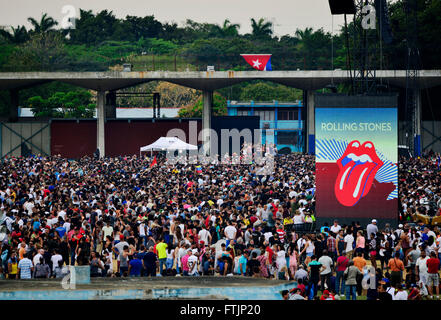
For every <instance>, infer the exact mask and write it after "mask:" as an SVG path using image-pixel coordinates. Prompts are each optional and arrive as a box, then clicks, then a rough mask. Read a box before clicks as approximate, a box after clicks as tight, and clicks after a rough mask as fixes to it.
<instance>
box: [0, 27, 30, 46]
mask: <svg viewBox="0 0 441 320" xmlns="http://www.w3.org/2000/svg"><path fill="white" fill-rule="evenodd" d="M0 36H2V37H3V38H4V39H5V40H6V41H8V42H11V43H14V44H20V43H24V42H26V41H28V40H29V33H28V31H27V30H26V27H25V26H17V28H14V27H11V32H9V31H6V30H5V29H1V28H0Z"/></svg>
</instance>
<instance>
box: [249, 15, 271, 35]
mask: <svg viewBox="0 0 441 320" xmlns="http://www.w3.org/2000/svg"><path fill="white" fill-rule="evenodd" d="M251 28H252V29H253V30H252V35H253V36H254V37H256V38H265V37H271V36H272V34H273V23H272V22H270V21H266V22H265V19H264V18H260V19H259V21H258V22H256V20H254V18H251Z"/></svg>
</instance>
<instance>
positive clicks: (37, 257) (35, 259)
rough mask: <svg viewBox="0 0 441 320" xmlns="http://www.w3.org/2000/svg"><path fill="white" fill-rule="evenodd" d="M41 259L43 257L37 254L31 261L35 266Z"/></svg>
mask: <svg viewBox="0 0 441 320" xmlns="http://www.w3.org/2000/svg"><path fill="white" fill-rule="evenodd" d="M42 257H43V255H42V254H41V253H37V254H36V255H35V256H34V259H32V262H33V263H34V266H35V265H36V264H37V263H40V258H42Z"/></svg>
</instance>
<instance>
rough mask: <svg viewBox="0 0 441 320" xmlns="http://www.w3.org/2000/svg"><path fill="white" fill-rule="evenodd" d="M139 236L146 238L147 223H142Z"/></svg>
mask: <svg viewBox="0 0 441 320" xmlns="http://www.w3.org/2000/svg"><path fill="white" fill-rule="evenodd" d="M139 236H141V237H144V236H145V223H141V224H140V225H139Z"/></svg>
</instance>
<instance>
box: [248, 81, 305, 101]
mask: <svg viewBox="0 0 441 320" xmlns="http://www.w3.org/2000/svg"><path fill="white" fill-rule="evenodd" d="M301 98H302V92H301V91H300V90H298V89H294V88H289V87H286V86H283V85H280V84H272V83H267V82H257V83H252V84H249V85H248V86H246V87H245V88H244V89H243V90H242V92H241V94H240V100H241V101H251V100H253V101H261V102H269V101H272V100H277V101H280V102H294V101H296V100H300V99H301Z"/></svg>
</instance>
